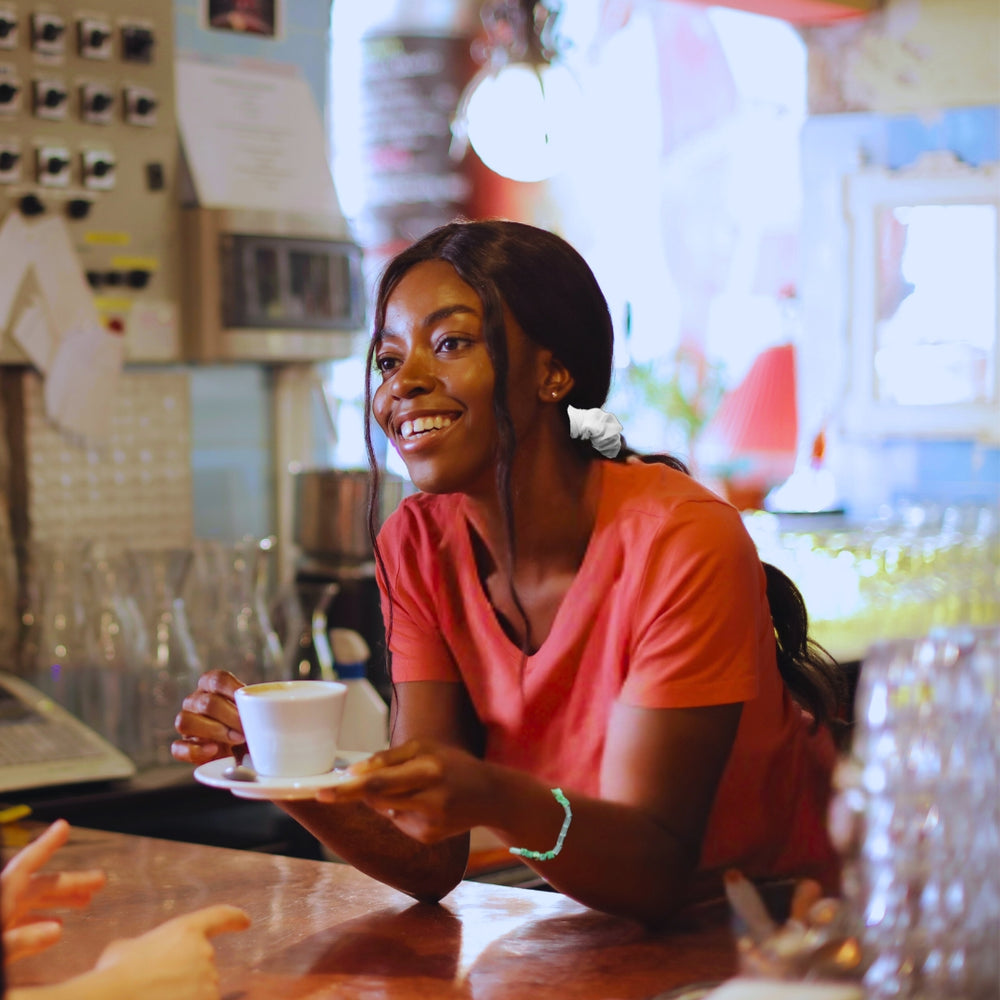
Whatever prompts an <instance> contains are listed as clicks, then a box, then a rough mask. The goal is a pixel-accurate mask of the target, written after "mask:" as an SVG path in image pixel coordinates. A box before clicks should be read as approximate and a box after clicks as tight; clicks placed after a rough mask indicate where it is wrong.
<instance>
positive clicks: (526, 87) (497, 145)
mask: <svg viewBox="0 0 1000 1000" xmlns="http://www.w3.org/2000/svg"><path fill="white" fill-rule="evenodd" d="M581 105H582V94H581V91H580V87H579V85H578V84H577V82H576V80H575V78H574V77H573V75H572V74H571V73H570V71H569V70H568V69H566V67H564V66H561V65H558V64H556V65H542V66H539V67H537V69H536V68H535V67H534V66H530V65H528V64H526V63H511V64H510V65H508V66H504V67H502V68H501V69H500V70H499V71H498V72H497V73H496V74H495V75H491V76H486V77H484V78H483V80H482V81H481V82H480V83H479V86H478V87H476V89H475V91H474V92H473V94H472V95H471V96H470V98H469V104H468V109H467V122H468V126H467V127H468V136H469V142H470V143H472V148H473V149H475V151H476V153H477V154H478V155H479V158H480V159H481V160H482V161H483V163H485V164H486V166H487V167H489V168H490V169H491V170H493V171H495V172H496V173H498V174H501V175H503V176H504V177H510V178H511V179H512V180H516V181H540V180H544V179H545V178H547V177H551V176H553V175H554V174H556V173H558V172H559V171H560V170H561V169H562V168H563V167H564V166H565V165H566V163H567V161H568V159H569V157H570V156H571V154H572V152H573V150H574V149H575V147H576V145H577V142H578V140H579V136H580V126H581V111H582V108H581Z"/></svg>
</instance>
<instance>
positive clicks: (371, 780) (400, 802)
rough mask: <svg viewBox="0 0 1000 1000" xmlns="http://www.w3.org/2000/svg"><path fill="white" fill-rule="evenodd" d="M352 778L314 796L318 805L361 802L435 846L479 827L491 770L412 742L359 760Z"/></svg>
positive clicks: (459, 754)
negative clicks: (318, 802) (323, 803)
mask: <svg viewBox="0 0 1000 1000" xmlns="http://www.w3.org/2000/svg"><path fill="white" fill-rule="evenodd" d="M350 771H351V774H352V775H353V776H354V777H353V778H352V779H351V780H348V781H344V782H341V783H340V784H339V785H334V786H333V787H331V788H324V789H321V790H320V791H318V792H317V794H316V798H317V799H318V800H319V801H320V802H364V803H365V804H366V805H368V806H369V807H370V808H371V809H373V810H375V812H377V813H380V814H381V815H382V816H385V817H387V818H388V819H390V820H391V821H392V822H393V823H395V824H396V826H397V827H399V829H400V830H402V831H403V832H404V833H406V834H408V835H409V836H410V837H412V838H413V839H414V840H418V841H420V842H421V843H424V844H433V843H436V842H438V841H440V840H444V839H446V838H447V837H452V836H454V835H455V834H458V833H464V832H466V831H467V830H469V829H471V827H473V826H476V825H479V824H480V823H481V821H482V817H483V814H482V812H481V806H482V805H483V804H484V803H487V802H489V800H490V795H491V781H490V768H489V766H488V765H487V764H484V763H483V762H482V761H481V760H478V759H477V758H476V757H474V756H472V754H470V753H467V752H466V751H464V750H459V749H457V748H456V747H453V746H449V745H448V744H445V743H441V742H438V741H436V740H429V739H413V740H408V741H407V742H406V743H401V744H400V745H399V746H395V747H391V748H390V749H388V750H382V751H380V752H379V753H376V754H373V755H372V756H371V757H368V758H366V759H365V760H363V761H359V762H358V763H357V764H354V765H353V766H352V767H351V768H350Z"/></svg>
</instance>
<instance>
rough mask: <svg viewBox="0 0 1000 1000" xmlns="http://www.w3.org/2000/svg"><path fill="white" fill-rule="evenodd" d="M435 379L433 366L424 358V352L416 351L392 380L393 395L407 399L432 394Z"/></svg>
mask: <svg viewBox="0 0 1000 1000" xmlns="http://www.w3.org/2000/svg"><path fill="white" fill-rule="evenodd" d="M434 379H435V376H434V370H433V365H432V364H430V363H428V360H427V359H426V358H424V357H423V356H422V352H419V351H415V352H414V353H413V354H410V355H409V356H408V357H407V358H406V359H405V360H404V361H403V362H402V364H401V365H400V366H399V368H397V369H396V375H395V377H394V378H393V380H392V391H393V395H395V396H398V397H399V398H401V399H406V398H409V397H411V396H419V395H422V394H423V393H426V392H430V391H431V389H432V388H433V386H434Z"/></svg>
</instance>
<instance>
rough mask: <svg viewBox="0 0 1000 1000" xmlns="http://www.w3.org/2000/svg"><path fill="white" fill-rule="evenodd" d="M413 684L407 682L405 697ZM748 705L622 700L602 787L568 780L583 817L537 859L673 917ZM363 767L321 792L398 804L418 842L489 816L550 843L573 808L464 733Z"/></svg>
mask: <svg viewBox="0 0 1000 1000" xmlns="http://www.w3.org/2000/svg"><path fill="white" fill-rule="evenodd" d="M415 686H416V685H414V687H415ZM409 687H410V685H400V688H401V694H402V697H403V699H404V700H406V699H408V697H409V696H410V694H411V692H410V691H408V690H406V689H408V688H409ZM740 713H741V705H739V704H734V705H719V706H712V707H706V708H690V709H640V708H632V707H629V706H625V705H618V706H617V707H616V708H615V709H614V711H613V713H612V719H611V723H610V727H609V731H608V741H607V745H606V749H605V754H604V760H603V764H602V768H601V788H600V797H588V796H583V795H575V794H574V793H573V790H572V789H570V788H566V789H564V790H563V791H564V792H565V793H566V794H567V796H568V797H569V800H570V805H571V808H572V813H573V818H572V822H571V825H570V828H569V830H568V833H567V836H566V839H565V843H564V844H563V847H562V850H561V852H560V853H559V855H558V856H557V857H556V858H554V859H553V860H551V861H544V862H543V861H533V860H529V859H526V860H528V863H529V864H530V865H531V866H532V867H533V868H535V869H536V870H537V871H538V872H539V873H540V874H541V875H542V876H543V877H544V878H545V879H546V880H547V881H549V882H550V883H551V884H552V885H553V886H554V887H555V888H557V889H559V890H560V891H561V892H564V893H565V894H566V895H568V896H572V897H573V898H575V899H577V900H579V901H580V902H582V903H584V904H586V905H588V906H592V907H594V908H596V909H600V910H604V911H606V912H610V913H615V914H619V915H621V916H626V917H631V918H633V919H636V920H639V921H641V922H643V923H647V924H657V923H661V922H663V921H664V920H666V919H667V918H668V917H669V916H670V915H671V914H672V913H673V912H674V911H675V910H676V909H677V908H678V906H679V905H680V904H681V903H682V902H683V899H684V890H685V888H686V885H687V882H688V880H689V878H690V877H691V876H692V874H693V873H694V871H695V869H696V867H697V864H698V860H699V854H700V849H701V840H702V836H703V834H704V830H705V826H706V824H707V822H708V816H709V812H710V810H711V807H712V801H713V799H714V796H715V790H716V788H717V787H718V784H719V780H720V778H721V775H722V771H723V769H724V767H725V764H726V760H727V759H728V756H729V751H730V749H731V748H732V744H733V740H734V739H735V735H736V729H737V726H738V725H739V719H740ZM356 770H357V771H358V772H359V777H358V780H357V782H354V783H351V784H344V785H338V786H336V787H334V788H331V789H327V790H324V791H323V792H321V793H320V795H321V797H322V798H324V799H326V800H329V801H336V802H342V803H345V804H346V803H347V802H350V801H352V800H357V799H360V800H361V801H363V802H365V803H366V804H367V805H368V806H369V807H370V808H371V809H374V810H376V811H378V812H379V813H382V814H383V815H388V814H389V812H390V811H392V813H393V814H394V815H393V822H394V823H395V824H396V825H397V826H398V827H399V828H400V829H401V830H403V831H405V832H406V833H407V834H408V835H409V837H411V838H413V842H414V843H417V842H420V843H423V844H428V845H431V844H440V843H447V842H448V840H449V838H452V837H454V835H455V833H456V832H457V831H465V830H468V829H470V828H471V827H473V826H485V827H489V828H490V829H491V830H492V831H493V832H494V833H496V834H497V835H498V836H499V837H500V839H501V840H502V841H503V842H504V843H505V844H507V845H508V846H518V847H524V848H528V849H530V850H534V851H539V852H544V851H547V850H548V849H550V848H551V847H552V846H553V845H554V844H555V843H556V838H557V836H558V834H559V831H560V829H561V827H562V824H563V820H564V818H565V814H564V811H563V808H562V806H561V805H560V804H559V803H558V802H556V800H555V798H554V797H553V795H552V793H551V790H550V789H549V787H548V786H547V785H545V784H543V783H541V782H539V781H538V780H537V779H536V778H534V777H532V776H531V775H528V774H526V773H524V772H521V771H517V770H514V769H512V768H508V767H502V766H499V765H496V764H489V763H484V762H482V761H480V760H478V759H476V758H474V757H472V756H471V755H469V754H468V753H465V752H463V751H461V750H457V749H456V748H455V747H454V746H453V745H452V746H444V745H442V744H439V743H436V742H434V741H430V740H424V739H414V740H411V741H409V742H406V743H404V744H400V745H397V746H394V747H393V748H392V749H391V750H388V751H386V752H385V753H382V754H378V755H376V757H375V758H374V759H373V761H372V764H371V765H367V766H366V765H360V766H359V767H358V768H357V769H356ZM414 857H419V849H417V848H414Z"/></svg>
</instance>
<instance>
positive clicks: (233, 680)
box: [198, 670, 244, 701]
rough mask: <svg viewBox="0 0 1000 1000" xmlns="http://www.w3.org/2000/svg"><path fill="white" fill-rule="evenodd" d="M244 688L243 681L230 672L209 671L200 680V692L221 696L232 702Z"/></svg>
mask: <svg viewBox="0 0 1000 1000" xmlns="http://www.w3.org/2000/svg"><path fill="white" fill-rule="evenodd" d="M243 686H244V684H243V681H241V680H240V679H239V678H238V677H235V676H233V674H231V673H230V672H229V671H228V670H209V671H208V673H204V674H202V675H201V677H199V678H198V690H199V691H207V692H208V693H209V694H219V695H222V696H223V697H225V698H228V699H229V700H230V701H232V699H233V698H234V697H235V695H236V692H237V691H238V690H239V689H240V688H241V687H243Z"/></svg>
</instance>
